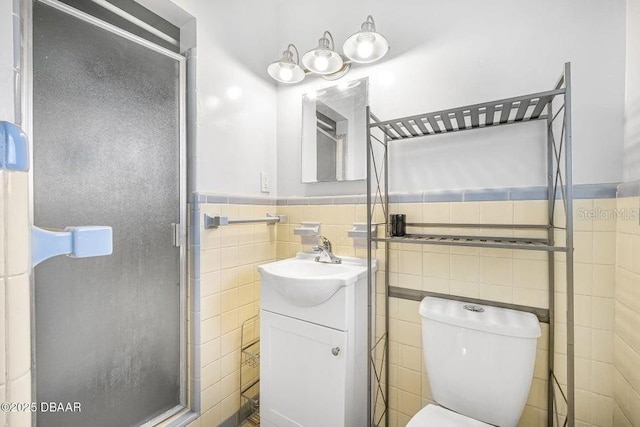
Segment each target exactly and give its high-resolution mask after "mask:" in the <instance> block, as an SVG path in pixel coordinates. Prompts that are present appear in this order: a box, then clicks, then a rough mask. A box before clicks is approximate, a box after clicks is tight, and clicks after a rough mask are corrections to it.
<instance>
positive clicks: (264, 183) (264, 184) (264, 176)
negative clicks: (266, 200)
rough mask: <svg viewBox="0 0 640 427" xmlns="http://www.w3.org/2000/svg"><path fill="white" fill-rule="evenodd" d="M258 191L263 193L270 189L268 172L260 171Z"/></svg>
mask: <svg viewBox="0 0 640 427" xmlns="http://www.w3.org/2000/svg"><path fill="white" fill-rule="evenodd" d="M260 191H262V192H263V193H269V192H270V191H271V183H270V182H269V172H260Z"/></svg>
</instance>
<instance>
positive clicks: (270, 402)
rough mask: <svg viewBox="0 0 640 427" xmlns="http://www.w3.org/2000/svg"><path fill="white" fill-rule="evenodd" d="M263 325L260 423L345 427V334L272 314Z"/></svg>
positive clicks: (282, 426)
mask: <svg viewBox="0 0 640 427" xmlns="http://www.w3.org/2000/svg"><path fill="white" fill-rule="evenodd" d="M260 324H261V331H260V332H261V337H260V341H261V345H260V347H261V350H260V375H261V377H262V378H261V380H260V418H261V422H262V423H263V424H264V425H266V426H278V427H290V426H304V427H328V426H331V427H340V426H345V389H346V363H347V354H346V352H347V333H346V332H342V331H338V330H335V329H331V328H327V327H324V326H318V325H316V324H313V323H309V322H304V321H301V320H297V319H292V318H290V317H286V316H281V315H278V314H274V313H270V312H268V311H261V319H260ZM334 353H335V354H334Z"/></svg>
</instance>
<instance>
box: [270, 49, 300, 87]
mask: <svg viewBox="0 0 640 427" xmlns="http://www.w3.org/2000/svg"><path fill="white" fill-rule="evenodd" d="M291 49H293V50H295V52H296V60H295V62H294V61H293V51H292V50H291ZM267 72H268V73H269V75H270V76H271V77H272V78H274V79H275V80H277V81H279V82H282V83H298V82H301V81H302V80H304V76H305V73H304V70H303V69H302V67H301V66H300V53H298V48H297V47H296V46H295V45H293V44H289V46H287V50H285V51H284V52H282V58H280V59H279V60H277V61H276V62H272V63H271V64H270V65H269V67H267Z"/></svg>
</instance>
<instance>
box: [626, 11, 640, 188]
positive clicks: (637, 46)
mask: <svg viewBox="0 0 640 427" xmlns="http://www.w3.org/2000/svg"><path fill="white" fill-rule="evenodd" d="M635 180H640V0H627V75H626V96H625V122H624V181H635Z"/></svg>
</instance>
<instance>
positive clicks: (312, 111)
mask: <svg viewBox="0 0 640 427" xmlns="http://www.w3.org/2000/svg"><path fill="white" fill-rule="evenodd" d="M367 92H368V79H366V78H364V79H360V80H355V81H352V82H348V83H341V84H339V85H338V86H333V87H330V88H327V89H322V90H318V91H314V92H309V93H306V94H304V95H303V96H302V182H303V183H312V182H332V181H356V180H362V179H366V177H367V176H366V173H367V171H366V160H365V159H366V154H367V151H366V150H367V110H366V108H367V103H368V100H367Z"/></svg>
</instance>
